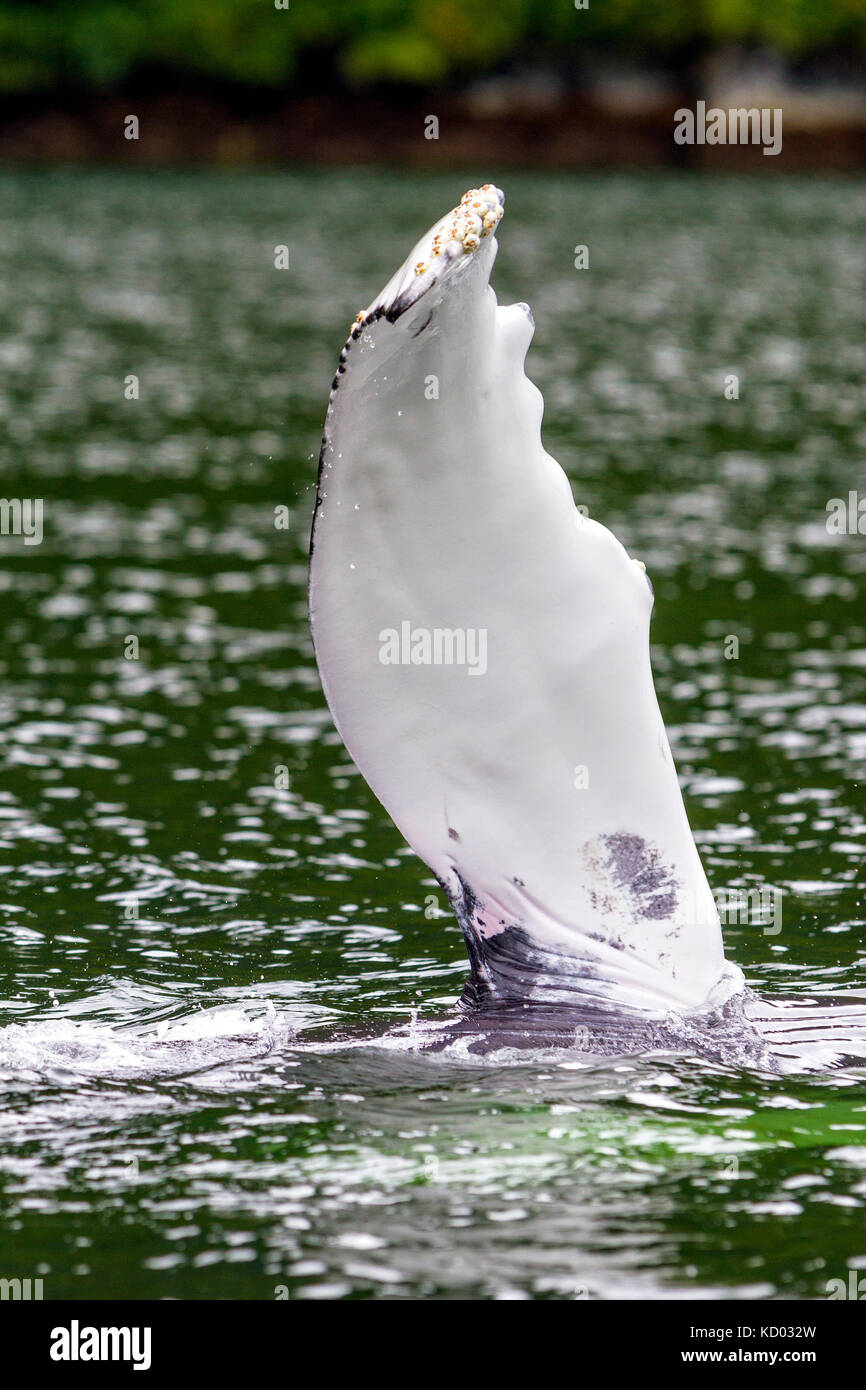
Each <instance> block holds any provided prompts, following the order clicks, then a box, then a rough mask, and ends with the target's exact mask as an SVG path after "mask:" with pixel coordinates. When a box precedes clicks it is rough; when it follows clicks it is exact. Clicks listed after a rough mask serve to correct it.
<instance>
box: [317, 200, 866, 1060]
mask: <svg viewBox="0 0 866 1390" xmlns="http://www.w3.org/2000/svg"><path fill="white" fill-rule="evenodd" d="M503 211H504V195H503V194H502V192H501V191H500V190H499V189H498V188H496V187H495V186H494V185H492V184H485V185H483V186H482V187H480V188H477V189H472V190H470V191H469V192H468V193H466V194H465V195H464V197H463V199H462V200H461V202H460V204H459V205H458V206H457V207H456V208H455V209H454V210H453V211H452V212H450V213H448V214H447V216H446V217H444V218H442V219H441V220H440V221H439V222H437V223H436V224H435V225H434V226H433V227H432V228H431V230H430V231H429V232H428V233H427V235H426V236H425V237H423V238H422V239H421V241H419V242H418V244H417V245H416V246H415V247H414V249H413V250H412V252H411V253H410V255H409V256H408V258H407V260H406V261H405V263H404V264H403V265H402V266H401V267H400V269H399V270H398V271H397V272H396V274H395V275H394V276H393V277H392V279H391V280H390V281H389V282H388V284H387V285H386V286H385V288H384V290H383V291H382V293H381V294H380V295H379V296H378V297H377V298H376V299H375V300H374V301H373V302H372V303H371V304H370V306H369V307H368V308H367V309H366V310H363V311H361V313H359V314H358V316H357V318H356V320H355V322H354V324H353V325H352V329H351V332H350V335H349V339H348V341H347V343H346V345H345V347H344V348H343V351H342V354H341V357H340V362H339V367H338V370H337V374H336V376H335V377H334V381H333V385H332V389H331V397H330V402H329V406H328V413H327V419H326V423H325V431H324V437H323V442H322V451H321V457H320V464H319V476H318V486H317V496H316V507H315V513H314V520H313V532H312V538H311V555H310V618H311V626H312V632H313V640H314V645H315V650H316V658H317V661H318V665H319V670H320V674H321V679H322V685H323V688H324V692H325V695H326V698H327V701H328V704H329V706H330V709H331V713H332V715H333V718H334V721H335V724H336V726H337V729H338V731H339V733H340V735H341V737H342V739H343V741H344V743H345V745H346V747H347V749H348V751H349V753H350V755H351V757H352V758H353V760H354V761H355V763H356V764H357V766H358V768H359V769H360V771H361V773H362V774H363V776H364V777H365V778H366V780H367V782H368V783H369V785H370V787H371V788H372V790H373V792H374V793H375V794H376V796H377V797H378V798H379V800H380V801H381V802H382V804H383V806H384V807H385V808H386V810H387V811H388V812H389V814H390V815H391V817H392V819H393V820H394V822H395V824H396V825H397V827H398V828H399V830H400V831H401V832H402V834H403V835H404V836H405V838H406V840H407V841H408V842H409V844H410V845H411V846H412V848H413V849H414V850H415V852H416V853H417V854H418V855H419V857H420V858H421V859H422V860H423V861H424V862H425V863H426V864H427V865H429V867H430V869H431V870H432V872H433V873H434V875H435V876H436V878H437V880H438V881H439V883H440V884H441V886H442V889H443V891H444V893H445V894H446V896H447V898H448V900H449V902H450V904H451V906H452V908H453V910H454V912H455V915H456V917H457V920H458V922H459V923H460V927H461V929H462V932H463V936H464V940H465V942H466V945H467V949H468V954H469V962H470V976H469V980H468V982H467V985H466V988H465V990H464V995H463V999H462V1001H461V1007H460V1012H459V1014H458V1016H457V1017H455V1018H453V1019H449V1020H445V1021H444V1022H443V1023H442V1024H436V1025H430V1026H428V1027H426V1028H424V1029H422V1030H420V1031H417V1030H416V1032H415V1034H414V1035H413V1036H414V1037H415V1038H416V1040H417V1043H418V1045H419V1046H424V1047H439V1046H443V1045H445V1043H446V1042H447V1041H448V1040H452V1039H458V1038H462V1039H466V1040H467V1046H468V1047H471V1048H473V1049H476V1050H477V1049H482V1050H483V1049H485V1048H487V1047H490V1046H501V1045H514V1046H522V1045H530V1046H531V1045H538V1044H542V1045H543V1044H547V1043H550V1044H556V1045H568V1046H577V1047H579V1048H580V1049H581V1050H583V1051H586V1052H590V1053H593V1054H595V1053H602V1054H608V1055H610V1054H615V1053H619V1052H635V1051H640V1050H651V1049H658V1048H665V1047H675V1048H677V1049H681V1050H687V1051H692V1052H697V1053H700V1054H703V1055H707V1056H719V1057H730V1058H731V1059H733V1060H740V1061H743V1062H745V1063H752V1064H756V1065H759V1066H769V1067H776V1066H779V1065H786V1064H788V1063H790V1064H792V1065H800V1064H801V1063H802V1062H803V1054H804V1050H805V1052H809V1051H810V1050H811V1053H812V1055H813V1057H814V1058H820V1060H821V1061H833V1060H835V1059H836V1058H838V1057H840V1056H855V1057H856V1056H861V1055H866V1009H863V1008H862V1007H860V1006H856V1005H853V1006H851V1005H841V1004H840V1005H838V1006H836V1007H833V1006H832V1005H828V1004H826V1003H823V1004H822V1005H821V1006H820V1007H817V1008H816V1007H813V1006H811V1005H808V1004H805V1003H804V1004H799V1003H798V1004H797V1005H790V1006H787V1007H785V1008H782V1007H780V1006H778V1005H771V1004H769V1003H767V1002H764V1001H761V1000H759V999H757V998H756V996H754V995H753V994H752V993H751V991H749V990H748V989H747V988H746V986H745V982H744V979H743V975H742V972H741V971H740V969H739V968H738V967H737V966H736V965H735V964H733V963H732V962H730V961H728V960H726V958H725V954H724V949H723V942H722V930H721V924H720V921H719V914H718V910H717V907H716V902H715V900H714V897H713V894H712V891H711V889H710V885H709V883H708V881H707V878H706V875H705V873H704V869H703V866H702V864H701V861H700V857H699V855H698V852H697V848H696V846H695V842H694V839H693V837H692V833H691V830H690V827H689V824H688V819H687V816H686V811H685V807H684V804H683V799H682V793H681V790H680V785H679V780H678V777H677V772H676V768H675V766H674V762H673V757H672V755H671V750H670V746H669V743H668V738H667V734H666V732H665V728H664V724H663V721H662V718H661V714H660V711H659V707H658V701H657V699H656V694H655V689H654V686H653V679H652V671H651V666H650V650H649V625H650V616H651V611H652V607H653V591H652V585H651V582H650V580H649V578H648V576H647V574H646V572H645V569H644V567H643V565H642V564H640V562H639V561H637V560H636V559H634V558H632V557H631V556H629V555H628V554H627V552H626V551H625V549H624V548H623V546H622V545H621V544H620V542H619V541H618V540H617V539H616V537H615V536H614V535H613V534H612V533H611V532H610V531H609V530H608V529H607V528H606V527H604V526H603V525H600V524H599V523H598V522H597V521H595V520H591V519H590V518H589V517H588V516H586V515H585V510H584V509H582V508H579V507H577V506H576V505H575V501H574V497H573V495H572V490H571V485H570V483H569V481H568V479H567V477H566V475H565V473H564V472H563V470H562V468H561V467H560V465H559V464H558V463H557V462H556V460H555V459H553V458H552V457H551V456H550V455H549V454H548V453H546V451H545V450H544V448H543V445H542V442H541V419H542V411H543V402H542V399H541V395H540V393H539V392H538V390H537V389H536V388H535V386H533V385H532V383H531V382H530V381H529V380H528V378H527V377H526V375H525V372H524V359H525V356H526V352H527V349H528V347H529V343H530V341H531V338H532V335H533V331H534V320H533V317H532V313H531V311H530V309H529V307H528V306H527V305H526V304H522V303H521V304H515V305H510V306H500V305H498V304H497V301H496V297H495V295H494V292H493V290H492V288H491V287H490V283H489V280H490V273H491V270H492V267H493V262H494V258H495V255H496V250H497V243H496V229H497V227H498V225H499V223H500V221H501V218H502V215H503ZM843 1034H844V1036H843ZM397 1036H399V1035H397ZM807 1064H808V1063H807Z"/></svg>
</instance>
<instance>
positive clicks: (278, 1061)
mask: <svg viewBox="0 0 866 1390" xmlns="http://www.w3.org/2000/svg"><path fill="white" fill-rule="evenodd" d="M487 177H489V178H493V179H497V171H496V170H495V169H491V170H468V171H466V172H465V173H461V174H457V175H454V176H450V175H449V176H447V177H446V176H441V177H440V176H430V175H425V176H407V175H403V174H399V175H398V174H372V173H350V172H333V171H331V172H328V173H322V174H308V175H288V174H272V175H260V174H255V175H252V174H250V175H247V174H244V175H236V174H232V175H226V176H219V175H210V174H187V173H185V174H175V173H165V174H148V173H141V174H134V175H124V174H121V173H69V174H66V173H56V174H51V173H33V174H27V173H22V174H15V173H9V172H7V173H5V174H3V175H0V261H2V275H0V412H2V419H3V431H2V435H0V460H2V468H0V478H2V492H3V495H4V496H6V497H32V498H35V497H41V498H42V499H43V500H44V539H43V541H42V544H41V545H38V546H35V545H34V546H25V545H24V543H23V540H22V538H20V537H14V536H4V537H0V551H2V566H0V586H2V590H3V623H2V631H0V756H2V760H3V776H2V781H0V968H2V978H3V988H2V1018H0V1022H2V1025H3V1026H2V1028H0V1086H2V1092H3V1105H2V1111H0V1218H2V1219H0V1277H5V1278H10V1277H14V1276H19V1277H28V1276H30V1277H42V1278H43V1279H44V1285H45V1294H46V1297H82V1298H84V1297H100V1298H118V1297H146V1298H152V1297H163V1296H170V1297H182V1298H188V1297H193V1298H244V1299H270V1298H273V1297H274V1291H275V1289H276V1288H278V1287H285V1288H287V1289H288V1290H289V1291H290V1293H291V1296H292V1297H293V1298H297V1297H303V1298H311V1297H312V1298H314V1297H318V1298H328V1297H330V1298H349V1297H354V1298H378V1297H385V1298H418V1297H439V1298H453V1297H467V1296H468V1297H475V1298H485V1299H486V1298H496V1297H501V1298H517V1297H531V1298H574V1297H581V1296H583V1294H584V1293H586V1294H587V1295H588V1296H590V1297H595V1296H608V1297H610V1296H614V1297H616V1296H649V1297H658V1296H665V1295H668V1294H672V1293H676V1294H678V1295H681V1294H683V1293H685V1294H689V1293H691V1294H694V1293H701V1294H709V1295H715V1296H720V1297H730V1296H747V1297H773V1296H776V1297H793V1296H804V1295H806V1296H815V1297H821V1296H824V1293H825V1289H826V1283H827V1280H828V1279H831V1278H847V1272H848V1269H849V1268H850V1267H853V1268H860V1267H861V1266H866V1227H864V1200H866V1077H864V1075H863V1074H862V1073H858V1072H857V1071H856V1070H853V1069H849V1070H845V1071H841V1072H836V1073H830V1074H827V1075H818V1076H813V1077H811V1078H803V1079H800V1078H792V1077H786V1078H784V1079H778V1078H769V1077H763V1076H756V1075H749V1074H745V1073H739V1072H737V1071H735V1070H732V1069H724V1068H720V1067H716V1066H712V1067H711V1066H707V1065H705V1064H699V1063H697V1062H695V1061H691V1060H688V1059H680V1060H677V1059H671V1058H658V1059H653V1060H641V1059H629V1060H623V1061H619V1062H610V1063H607V1064H604V1065H599V1066H595V1067H591V1068H589V1069H587V1068H581V1067H580V1066H578V1065H576V1064H575V1062H574V1060H561V1059H554V1060H553V1061H551V1060H550V1059H549V1058H548V1059H546V1060H544V1059H541V1060H539V1059H534V1060H533V1059H532V1058H529V1059H528V1060H527V1059H524V1061H523V1062H522V1063H521V1064H519V1065H512V1066H507V1065H493V1064H484V1063H480V1062H472V1063H469V1062H460V1061H458V1060H455V1059H452V1060H449V1061H443V1060H441V1059H440V1060H438V1061H437V1060H431V1059H429V1058H423V1057H418V1056H412V1055H406V1054H401V1053H398V1052H386V1051H382V1050H372V1051H363V1050H352V1049H347V1048H338V1049H336V1050H332V1051H324V1050H323V1051H319V1052H316V1051H303V1050H299V1049H298V1048H297V1047H293V1045H292V1043H293V1038H294V1036H295V1034H296V1033H297V1032H300V1033H301V1034H302V1036H303V1037H304V1038H305V1039H306V1040H307V1041H309V1040H311V1039H317V1038H321V1039H322V1041H323V1042H324V1041H327V1040H329V1039H332V1038H333V1037H334V1036H335V1035H337V1034H339V1033H340V1032H343V1033H346V1032H349V1031H351V1030H352V1029H355V1030H357V1029H358V1028H360V1027H364V1028H371V1029H375V1030H378V1029H381V1030H382V1031H384V1030H385V1029H386V1027H387V1026H388V1025H390V1024H392V1023H395V1022H399V1021H404V1020H406V1019H407V1018H408V1017H409V1016H410V1015H412V1014H414V1013H415V1012H417V1014H418V1016H419V1017H421V1018H425V1017H431V1018H432V1017H436V1016H437V1015H440V1014H441V1013H442V1012H444V1010H445V1009H446V1007H447V1006H449V1005H450V1004H451V1003H452V1002H453V1001H454V1000H455V998H456V997H457V995H458V994H459V991H460V989H461V986H462V982H463V979H464V975H465V971H466V962H465V956H464V950H463V946H462V942H461V939H460V934H459V930H458V928H457V926H456V923H454V922H453V921H452V920H451V919H450V918H449V917H447V916H445V915H443V916H441V917H439V918H434V919H432V920H431V919H429V918H426V917H425V915H424V908H425V900H426V899H428V895H431V894H436V893H437V889H436V886H435V884H434V883H433V882H432V880H431V879H430V878H429V876H428V875H427V873H426V871H425V868H424V866H423V865H421V864H420V863H419V862H418V861H417V860H416V859H415V857H414V856H413V855H412V853H411V852H410V851H409V850H408V849H407V848H406V846H405V845H404V844H403V843H402V841H401V839H400V836H399V835H398V833H397V832H396V830H395V829H394V827H393V826H392V825H391V824H390V822H389V820H388V818H387V817H386V815H385V813H384V812H383V811H382V810H381V808H380V807H379V806H378V804H377V803H376V802H375V801H374V799H373V797H372V796H371V794H370V793H369V792H368V790H367V788H366V786H365V784H364V783H363V781H362V780H361V778H360V776H359V775H358V774H357V773H356V772H355V770H354V769H353V768H352V766H351V765H350V763H349V760H348V757H347V755H346V753H345V751H344V750H343V748H342V745H341V744H340V741H339V739H338V738H337V736H336V734H335V732H334V730H333V729H332V727H331V724H330V722H329V718H328V714H327V711H326V708H325V705H324V701H323V698H322V695H321V692H320V689H319V685H318V680H317V676H316V670H315V666H314V662H313V659H312V651H311V646H310V640H309V634H308V630H307V625H306V611H305V577H306V545H307V536H308V529H309V514H310V510H311V505H312V496H313V484H314V477H315V456H316V454H317V451H318V440H319V433H320V429H321V422H322V416H323V411H324V406H325V401H326V397H327V392H328V387H329V383H330V379H331V375H332V373H333V370H334V366H335V362H336V357H337V353H338V351H339V348H340V346H341V344H342V341H343V339H344V337H345V334H346V331H347V328H348V324H349V322H350V320H351V319H352V317H353V316H354V314H355V312H356V310H357V309H358V307H359V306H360V305H362V304H364V303H367V302H368V301H369V300H370V298H371V297H372V295H373V294H374V293H375V292H376V290H378V288H379V287H380V285H381V284H382V283H384V281H385V280H386V278H388V276H389V275H390V273H391V271H392V270H393V269H394V267H395V266H396V264H397V262H398V261H399V260H401V259H402V257H403V256H404V254H405V253H406V251H407V250H408V248H409V246H410V245H411V244H412V243H413V242H414V240H415V239H416V238H417V236H418V235H419V234H420V232H421V231H422V230H423V229H424V228H425V227H426V226H427V225H429V223H430V222H431V221H433V220H434V218H435V217H437V216H438V215H439V214H440V213H441V212H442V211H444V210H445V209H446V208H447V207H449V206H451V204H452V203H453V202H454V201H455V200H456V199H457V198H458V197H459V195H460V193H461V192H462V191H463V189H464V188H465V187H467V186H469V185H470V184H472V183H476V182H478V181H480V180H481V179H483V178H487ZM498 181H501V180H498ZM505 186H506V192H507V196H508V211H507V213H506V219H505V222H504V224H503V227H502V231H501V234H500V242H501V247H500V254H499V258H498V261H497V266H496V270H495V275H494V280H495V284H496V288H497V292H498V294H499V298H500V301H501V302H508V301H509V300H512V299H527V300H529V301H530V302H531V304H532V306H533V309H534V312H535V317H536V322H537V331H536V341H535V344H534V345H533V348H532V350H531V352H530V357H529V364H528V368H529V372H530V374H531V375H532V377H533V378H534V380H535V381H536V382H537V383H538V385H539V386H540V387H541V389H542V391H543V393H544V396H545V399H546V416H545V442H546V444H547V447H548V448H549V450H550V451H551V452H552V453H553V454H554V455H555V456H556V457H558V458H559V459H560V460H561V461H562V463H563V465H564V466H565V467H566V468H567V470H568V472H569V474H570V476H571V477H572V480H573V482H574V487H575V496H576V499H577V500H578V501H579V502H583V503H585V504H586V505H587V506H588V507H589V510H590V513H591V514H592V515H593V516H595V517H597V518H598V519H600V520H603V521H605V522H606V523H607V524H608V525H610V526H611V527H612V528H613V529H614V530H615V531H616V533H617V534H618V535H619V537H620V539H621V540H622V541H623V542H624V543H625V545H626V546H627V548H628V549H629V550H630V552H631V553H633V554H635V555H637V556H639V557H640V558H642V559H643V560H645V561H646V563H647V567H648V570H649V572H650V574H651V575H652V577H653V580H654V583H655V589H656V610H655V618H654V622H653V643H654V648H653V656H654V666H655V671H656V679H657V686H658V690H659V696H660V700H661V705H662V710H663V713H664V716H665V719H666V722H667V724H668V728H669V731H670V735H671V741H672V744H673V747H674V752H675V755H676V758H677V762H678V766H679V770H680V773H681V776H682V780H683V785H684V788H685V791H686V798H687V805H688V809H689V814H690V817H691V820H692V824H693V827H694V829H695V833H696V837H697V840H698V844H699V847H700V849H701V853H702V855H703V858H704V863H705V865H706V867H707V871H708V874H709V876H710V880H711V882H712V884H713V887H714V888H716V889H722V888H725V889H733V888H737V887H739V888H750V887H751V888H753V889H757V888H758V887H761V886H765V885H766V886H772V887H773V888H776V889H779V890H781V891H782V892H783V893H784V897H783V899H782V902H783V919H782V927H781V930H780V931H779V932H778V934H775V935H770V934H767V933H765V932H764V931H763V930H762V928H761V926H760V924H758V923H753V924H751V925H747V924H735V925H732V926H728V927H727V928H726V940H727V945H728V951H729V953H730V954H731V955H732V956H733V957H734V958H735V959H736V960H737V961H738V962H739V963H740V964H741V965H742V966H743V967H744V969H745V970H746V973H747V976H748V979H749V982H750V983H751V984H752V985H753V986H754V987H755V988H757V989H758V990H760V991H761V992H763V993H764V994H766V995H770V996H773V997H775V998H781V997H785V998H793V997H797V996H798V995H800V994H802V993H803V992H804V991H808V992H809V993H810V994H811V995H812V996H816V995H831V994H832V995H838V994H847V995H848V997H854V992H856V991H858V990H862V988H863V972H862V966H861V960H862V953H863V947H862V936H863V928H864V917H866V913H864V903H863V897H864V887H863V867H862V866H863V859H864V851H866V820H864V810H866V803H864V794H863V775H864V763H866V699H864V677H866V642H864V629H866V616H864V611H863V602H862V592H863V584H864V571H866V538H864V537H862V536H857V535H847V536H831V535H829V534H828V532H827V528H826V525H825V518H826V504H827V501H828V499H830V498H832V497H838V496H843V497H844V496H846V495H847V492H848V490H849V489H852V488H853V489H856V488H857V487H858V486H859V487H861V488H863V486H864V482H866V478H864V466H863V459H864V457H866V425H864V417H863V410H862V401H863V384H862V383H863V376H864V368H866V335H864V318H866V294H864V289H866V285H864V280H866V271H864V254H863V253H864V235H863V227H864V222H866V191H864V189H863V188H862V186H859V185H856V184H853V183H847V182H843V181H839V182H832V181H829V180H827V181H822V180H816V179H814V178H809V179H803V180H793V179H792V180H784V179H781V178H772V179H768V180H766V181H765V182H758V181H751V180H749V179H745V178H743V179H740V180H723V179H719V180H714V179H710V178H704V179H700V180H699V179H689V180H686V179H679V178H675V177H667V176H666V177H661V178H644V177H639V176H634V177H628V176H617V177H594V178H593V177H580V178H578V177H556V176H545V177H543V178H535V177H530V176H519V175H518V176H515V175H512V176H509V177H508V179H507V180H505ZM281 244H285V245H287V246H288V247H289V248H290V265H289V269H288V270H276V269H275V268H274V247H275V246H277V245H281ZM580 244H585V245H587V246H588V247H589V254H590V266H589V269H588V270H584V271H577V270H575V268H574V264H573V263H574V248H575V246H576V245H580ZM129 374H135V375H136V376H137V377H138V378H139V382H140V394H139V399H138V400H125V399H124V380H125V378H126V377H127V376H128V375H129ZM731 374H736V375H737V376H738V377H739V398H738V399H726V397H725V378H726V377H728V376H730V375H731ZM729 389H730V388H729ZM278 507H289V508H290V509H291V519H292V524H291V525H290V526H289V528H288V529H278V528H277V527H276V526H275V524H274V522H275V508H278ZM731 636H735V637H737V638H738V639H739V654H738V656H737V657H736V658H735V659H728V658H726V655H725V652H726V641H727V639H728V638H730V637H731ZM131 637H134V638H136V639H137V642H138V659H127V656H125V652H126V653H129V652H130V643H129V639H130V638H131ZM132 645H133V647H134V644H132ZM728 650H729V651H730V644H728ZM282 768H284V769H285V770H286V771H285V774H277V773H275V769H282ZM286 781H287V782H288V785H286V786H284V785H282V784H283V783H284V782H286Z"/></svg>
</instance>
